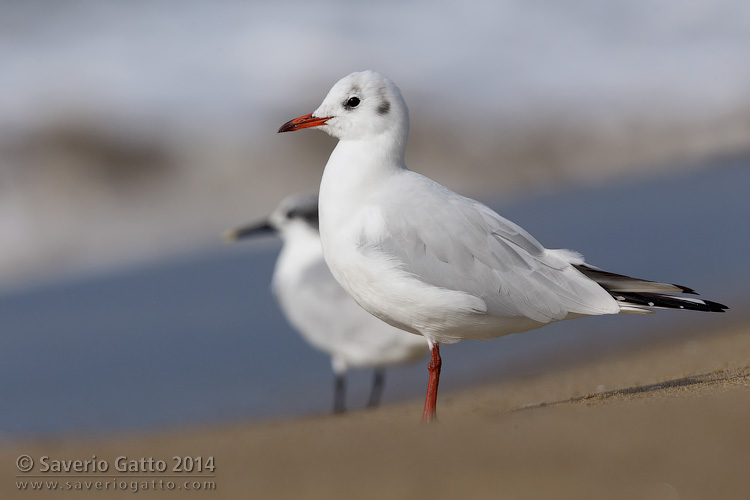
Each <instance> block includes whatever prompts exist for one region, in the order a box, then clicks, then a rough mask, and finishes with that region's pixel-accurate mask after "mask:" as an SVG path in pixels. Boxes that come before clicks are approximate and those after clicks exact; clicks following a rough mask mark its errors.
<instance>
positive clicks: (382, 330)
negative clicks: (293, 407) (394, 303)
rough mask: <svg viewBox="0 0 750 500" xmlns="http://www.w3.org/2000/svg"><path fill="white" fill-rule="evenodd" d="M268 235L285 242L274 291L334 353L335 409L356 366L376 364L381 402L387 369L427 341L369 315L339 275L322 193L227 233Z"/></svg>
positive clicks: (304, 329) (311, 338) (286, 203)
mask: <svg viewBox="0 0 750 500" xmlns="http://www.w3.org/2000/svg"><path fill="white" fill-rule="evenodd" d="M268 233H278V234H280V235H281V238H282V239H283V241H284V246H283V247H282V249H281V253H280V254H279V258H278V259H277V260H276V266H275V268H274V272H273V279H272V289H273V292H274V295H275V296H276V298H277V300H278V301H279V304H280V305H281V308H282V310H283V311H284V314H285V315H286V317H287V319H288V320H289V322H290V323H291V324H292V325H293V326H294V327H295V328H296V329H297V330H298V331H299V332H300V334H301V335H302V337H304V338H305V340H307V341H308V342H309V343H310V344H312V345H313V346H314V347H316V348H317V349H319V350H321V351H323V352H325V353H327V354H328V355H329V356H331V366H332V368H333V372H334V375H335V377H334V384H335V390H334V407H333V411H334V412H336V413H340V412H343V411H344V409H345V406H344V398H345V373H346V371H347V370H348V369H349V368H350V367H355V368H364V367H374V368H375V374H374V377H373V386H372V391H371V393H370V399H369V402H368V406H369V407H375V406H377V405H378V404H379V402H380V397H381V394H382V391H383V384H384V381H385V367H386V366H389V365H396V364H401V363H407V362H410V361H415V360H416V359H418V358H420V357H421V356H423V355H425V354H427V353H428V350H427V343H426V342H425V340H424V339H423V338H421V337H417V336H415V335H412V334H409V333H406V332H403V331H400V330H397V329H396V328H393V327H392V326H389V325H388V324H386V323H384V322H382V321H381V320H379V319H378V318H376V317H375V316H372V315H371V314H369V313H368V312H367V311H365V310H364V309H362V308H361V307H359V306H358V305H357V303H356V302H354V300H353V299H352V298H351V296H350V295H349V294H348V293H347V292H346V291H344V289H343V288H341V286H340V285H339V284H338V283H337V282H336V280H335V279H334V278H333V276H332V275H331V272H330V271H329V270H328V266H327V265H326V263H325V261H324V260H323V249H322V248H321V245H320V234H319V233H318V197H317V195H294V196H289V197H287V198H285V199H284V200H283V201H282V202H281V204H280V205H279V206H278V207H277V208H276V210H275V211H274V212H273V213H272V214H271V216H270V217H269V218H268V220H267V221H264V222H262V223H260V224H256V225H251V226H247V227H242V228H239V229H235V230H234V231H229V232H227V233H226V235H225V237H226V238H227V239H229V240H232V241H234V240H238V239H240V238H246V237H250V236H255V235H261V234H268Z"/></svg>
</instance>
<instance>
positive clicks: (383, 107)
mask: <svg viewBox="0 0 750 500" xmlns="http://www.w3.org/2000/svg"><path fill="white" fill-rule="evenodd" d="M390 110H391V102H390V101H389V100H388V99H383V102H381V103H380V106H378V114H379V115H387V114H388V112H389V111H390Z"/></svg>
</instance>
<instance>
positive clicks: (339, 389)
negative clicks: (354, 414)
mask: <svg viewBox="0 0 750 500" xmlns="http://www.w3.org/2000/svg"><path fill="white" fill-rule="evenodd" d="M345 398H346V378H345V377H344V374H343V373H341V374H339V373H337V374H336V375H335V376H334V379H333V413H344V412H345V411H346V407H345V406H344V399H345Z"/></svg>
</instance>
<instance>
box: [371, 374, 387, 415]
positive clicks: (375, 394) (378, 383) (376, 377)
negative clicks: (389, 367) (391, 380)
mask: <svg viewBox="0 0 750 500" xmlns="http://www.w3.org/2000/svg"><path fill="white" fill-rule="evenodd" d="M384 386H385V368H382V367H378V368H375V372H374V374H373V377H372V391H370V400H369V401H368V402H367V407H368V408H376V407H377V406H378V405H379V404H380V398H381V396H382V395H383V388H384Z"/></svg>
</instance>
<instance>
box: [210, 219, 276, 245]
mask: <svg viewBox="0 0 750 500" xmlns="http://www.w3.org/2000/svg"><path fill="white" fill-rule="evenodd" d="M275 232H276V229H274V228H273V226H271V224H269V223H268V222H267V221H265V222H261V223H260V224H253V225H250V226H243V227H238V228H237V229H232V230H231V231H227V232H226V233H224V234H223V235H222V236H223V237H224V239H225V240H226V241H228V242H230V243H231V242H233V241H237V240H241V239H243V238H250V237H251V236H256V235H257V236H259V235H263V234H271V233H275Z"/></svg>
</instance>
